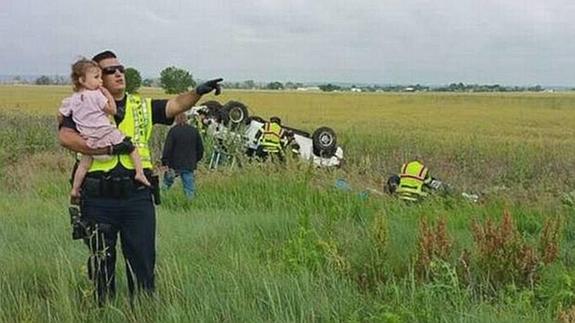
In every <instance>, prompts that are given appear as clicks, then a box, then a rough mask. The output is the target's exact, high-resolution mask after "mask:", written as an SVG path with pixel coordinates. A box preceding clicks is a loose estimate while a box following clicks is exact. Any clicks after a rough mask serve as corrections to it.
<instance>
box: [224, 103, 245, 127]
mask: <svg viewBox="0 0 575 323" xmlns="http://www.w3.org/2000/svg"><path fill="white" fill-rule="evenodd" d="M224 110H226V112H227V113H228V117H229V120H230V122H231V123H232V124H236V125H238V124H241V123H243V122H245V121H246V119H247V118H248V116H249V113H248V107H246V106H245V105H244V104H243V103H241V102H238V101H229V102H228V103H226V104H225V105H224Z"/></svg>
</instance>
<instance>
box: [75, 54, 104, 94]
mask: <svg viewBox="0 0 575 323" xmlns="http://www.w3.org/2000/svg"><path fill="white" fill-rule="evenodd" d="M92 68H98V69H99V68H100V66H99V65H98V63H96V62H94V61H91V60H89V59H87V58H81V59H79V60H78V61H77V62H76V63H74V64H72V74H70V78H71V79H72V84H73V85H74V92H78V91H80V90H81V89H82V84H80V78H81V77H85V76H86V73H87V72H88V71H89V70H90V69H92Z"/></svg>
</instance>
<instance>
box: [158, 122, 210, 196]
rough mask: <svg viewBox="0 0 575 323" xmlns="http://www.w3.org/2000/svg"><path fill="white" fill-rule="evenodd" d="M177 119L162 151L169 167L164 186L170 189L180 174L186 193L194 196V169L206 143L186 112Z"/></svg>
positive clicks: (163, 162)
mask: <svg viewBox="0 0 575 323" xmlns="http://www.w3.org/2000/svg"><path fill="white" fill-rule="evenodd" d="M175 121H176V125H175V126H173V127H172V128H171V129H170V131H169V132H168V135H167V136H166V142H165V144H164V150H163V153H162V165H163V166H164V167H166V168H167V170H166V172H165V173H164V187H165V188H166V189H169V188H170V187H171V186H172V185H173V184H174V182H175V180H176V177H177V176H179V177H180V178H181V179H182V184H183V186H184V193H185V194H186V196H187V197H188V198H192V197H194V195H195V191H196V188H195V180H194V171H195V170H196V167H197V164H198V162H199V161H200V160H202V157H203V156H204V145H203V143H202V137H201V136H200V133H199V131H198V130H197V129H196V128H195V127H193V126H191V125H189V124H188V122H187V121H188V120H187V116H186V115H185V114H184V113H181V114H178V115H177V116H176V118H175Z"/></svg>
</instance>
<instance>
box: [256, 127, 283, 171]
mask: <svg viewBox="0 0 575 323" xmlns="http://www.w3.org/2000/svg"><path fill="white" fill-rule="evenodd" d="M281 123H282V122H281V119H280V118H278V117H271V118H270V121H268V122H266V123H264V125H263V126H262V128H261V129H260V131H259V132H258V134H256V138H259V143H258V148H257V150H256V156H258V157H259V158H261V159H262V160H266V159H267V157H268V156H270V157H271V159H272V161H275V160H279V161H283V160H284V151H283V146H282V139H283V137H284V135H285V132H284V130H283V128H282V126H281Z"/></svg>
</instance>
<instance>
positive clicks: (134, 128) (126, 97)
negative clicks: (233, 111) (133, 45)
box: [58, 51, 222, 304]
mask: <svg viewBox="0 0 575 323" xmlns="http://www.w3.org/2000/svg"><path fill="white" fill-rule="evenodd" d="M93 60H94V61H96V63H98V64H99V65H100V68H101V69H102V78H103V83H104V87H105V88H107V89H108V91H110V93H111V94H112V96H113V97H114V99H115V100H116V105H117V108H118V109H117V110H118V113H117V114H116V116H115V117H114V119H115V122H116V124H117V126H118V128H119V129H120V130H121V131H122V132H123V133H124V134H125V135H126V136H128V137H130V138H131V142H132V143H133V146H134V147H135V149H138V152H139V154H140V156H141V158H142V164H143V166H144V168H145V171H146V175H147V176H151V169H152V162H151V159H150V148H149V146H148V144H149V139H150V136H151V132H152V125H153V124H166V125H169V124H172V122H173V120H174V116H176V115H177V114H180V113H182V112H184V111H186V110H188V109H190V108H191V107H192V106H194V105H195V103H196V102H197V101H198V100H199V99H200V98H201V96H202V95H204V94H207V93H210V92H212V91H215V94H216V95H218V94H219V93H220V90H221V89H220V84H219V82H221V81H222V79H215V80H211V81H208V82H206V83H203V84H200V85H199V86H198V87H196V88H195V89H194V90H192V91H190V92H186V93H183V94H181V95H179V96H177V97H174V98H172V99H170V100H153V99H149V98H143V97H141V96H140V95H136V94H129V93H126V92H125V87H126V79H125V76H124V67H123V66H122V65H121V64H120V61H119V59H118V58H117V57H116V55H115V54H114V53H113V52H111V51H104V52H101V53H99V54H97V55H96V56H94V58H93ZM58 139H59V141H60V143H61V145H62V146H64V147H66V148H68V149H70V150H72V151H75V152H79V153H83V154H90V155H102V154H114V155H116V156H114V158H112V159H108V160H94V162H93V163H92V166H91V168H90V170H89V171H88V175H87V176H86V179H85V180H84V183H83V185H82V191H81V197H82V200H81V205H80V209H81V212H82V216H83V217H84V219H85V220H86V221H87V222H88V223H89V224H90V225H91V226H92V228H93V229H95V231H94V233H93V234H92V235H91V236H89V237H87V238H86V239H85V243H86V244H87V245H88V247H89V248H90V251H91V256H90V258H89V261H88V272H89V276H90V278H91V279H92V280H93V282H94V284H95V291H96V297H97V300H98V302H99V303H100V304H102V302H104V301H105V300H106V299H107V297H109V296H113V294H114V293H115V263H116V243H117V240H118V234H119V236H120V239H121V244H122V252H123V255H124V259H125V264H126V272H127V276H128V277H127V278H128V287H129V290H130V295H133V294H134V292H135V291H136V290H137V289H141V290H144V291H147V292H151V291H153V290H154V268H155V262H156V251H155V247H156V246H155V245H156V244H155V234H156V216H155V208H154V205H153V198H152V191H151V190H150V188H148V187H146V186H143V185H140V184H139V183H138V182H134V180H133V178H134V165H133V163H132V161H131V159H130V157H129V155H127V153H129V151H131V149H134V147H130V144H129V142H128V144H126V143H123V144H120V145H117V146H114V147H108V148H102V149H90V148H89V147H88V146H87V145H86V142H85V141H84V139H83V138H82V137H81V136H80V135H79V134H78V132H77V131H76V125H75V124H74V121H73V120H72V118H64V119H63V120H62V122H61V124H60V130H59V132H58Z"/></svg>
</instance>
